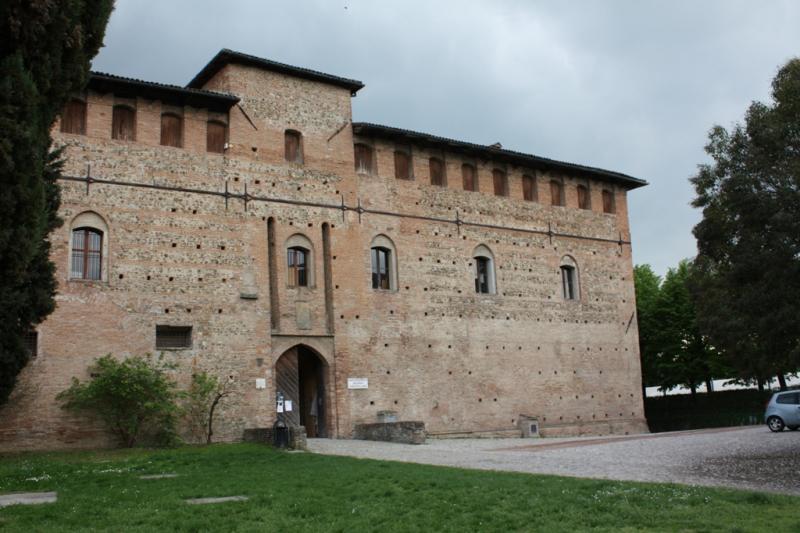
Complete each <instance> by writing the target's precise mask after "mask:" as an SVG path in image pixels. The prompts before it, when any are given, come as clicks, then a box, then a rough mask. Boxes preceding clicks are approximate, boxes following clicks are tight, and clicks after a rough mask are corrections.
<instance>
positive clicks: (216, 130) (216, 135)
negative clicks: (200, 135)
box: [206, 120, 228, 154]
mask: <svg viewBox="0 0 800 533" xmlns="http://www.w3.org/2000/svg"><path fill="white" fill-rule="evenodd" d="M226 142H228V126H227V125H226V124H225V123H224V122H220V121H219V120H209V121H208V123H207V124H206V151H208V152H214V153H216V154H222V153H225V143H226Z"/></svg>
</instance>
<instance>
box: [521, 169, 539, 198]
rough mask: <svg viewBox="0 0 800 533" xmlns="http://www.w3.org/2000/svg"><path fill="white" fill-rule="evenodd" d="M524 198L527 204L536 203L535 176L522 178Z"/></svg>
mask: <svg viewBox="0 0 800 533" xmlns="http://www.w3.org/2000/svg"><path fill="white" fill-rule="evenodd" d="M522 198H523V200H525V201H527V202H535V201H536V180H535V179H534V178H533V176H528V175H525V176H522Z"/></svg>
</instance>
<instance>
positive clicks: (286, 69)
mask: <svg viewBox="0 0 800 533" xmlns="http://www.w3.org/2000/svg"><path fill="white" fill-rule="evenodd" d="M229 63H238V64H242V65H247V66H253V67H258V68H263V69H266V70H271V71H274V72H280V73H282V74H288V75H291V76H296V77H298V78H304V79H308V80H312V81H319V82H322V83H327V84H330V85H335V86H338V87H343V88H345V89H348V90H349V91H350V94H351V95H352V96H355V95H356V93H357V92H358V91H359V90H360V89H362V88H363V87H364V84H363V83H362V82H360V81H358V80H353V79H349V78H343V77H341V76H334V75H333V74H326V73H324V72H319V71H317V70H312V69H308V68H303V67H295V66H293V65H287V64H286V63H279V62H277V61H272V60H270V59H264V58H262V57H257V56H253V55H249V54H244V53H242V52H236V51H234V50H230V49H228V48H223V49H222V50H220V51H219V52H217V55H215V56H214V57H213V58H211V61H209V62H208V63H207V64H206V66H204V67H203V68H202V69H201V70H200V72H198V73H197V75H195V77H194V78H192V80H191V81H190V82H189V83H188V84H186V86H187V87H191V88H199V87H202V86H203V85H205V83H206V82H208V80H210V79H211V78H212V77H213V76H214V74H216V73H217V72H218V71H219V69H221V68H222V67H224V66H225V65H227V64H229Z"/></svg>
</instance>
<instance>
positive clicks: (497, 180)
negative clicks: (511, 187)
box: [492, 169, 508, 196]
mask: <svg viewBox="0 0 800 533" xmlns="http://www.w3.org/2000/svg"><path fill="white" fill-rule="evenodd" d="M492 179H493V181H494V195H495V196H508V187H507V182H506V173H505V172H503V171H502V170H499V169H494V170H493V171H492Z"/></svg>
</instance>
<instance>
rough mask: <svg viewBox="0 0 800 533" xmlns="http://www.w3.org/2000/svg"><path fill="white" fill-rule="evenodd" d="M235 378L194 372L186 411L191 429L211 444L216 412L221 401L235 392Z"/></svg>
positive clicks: (187, 397) (187, 395)
mask: <svg viewBox="0 0 800 533" xmlns="http://www.w3.org/2000/svg"><path fill="white" fill-rule="evenodd" d="M233 384H234V382H233V379H232V377H231V378H229V379H223V380H220V379H219V378H217V376H212V375H210V374H208V373H207V372H206V371H202V372H198V373H195V374H192V383H191V385H189V391H188V393H187V394H186V406H185V413H186V419H187V421H188V423H189V429H190V431H191V432H192V434H193V435H194V437H195V438H197V439H198V440H200V441H203V442H205V443H206V444H211V437H212V436H213V435H214V413H215V412H216V409H217V407H218V406H219V403H220V402H221V401H222V400H223V399H224V398H227V397H229V396H231V395H232V394H233Z"/></svg>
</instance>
